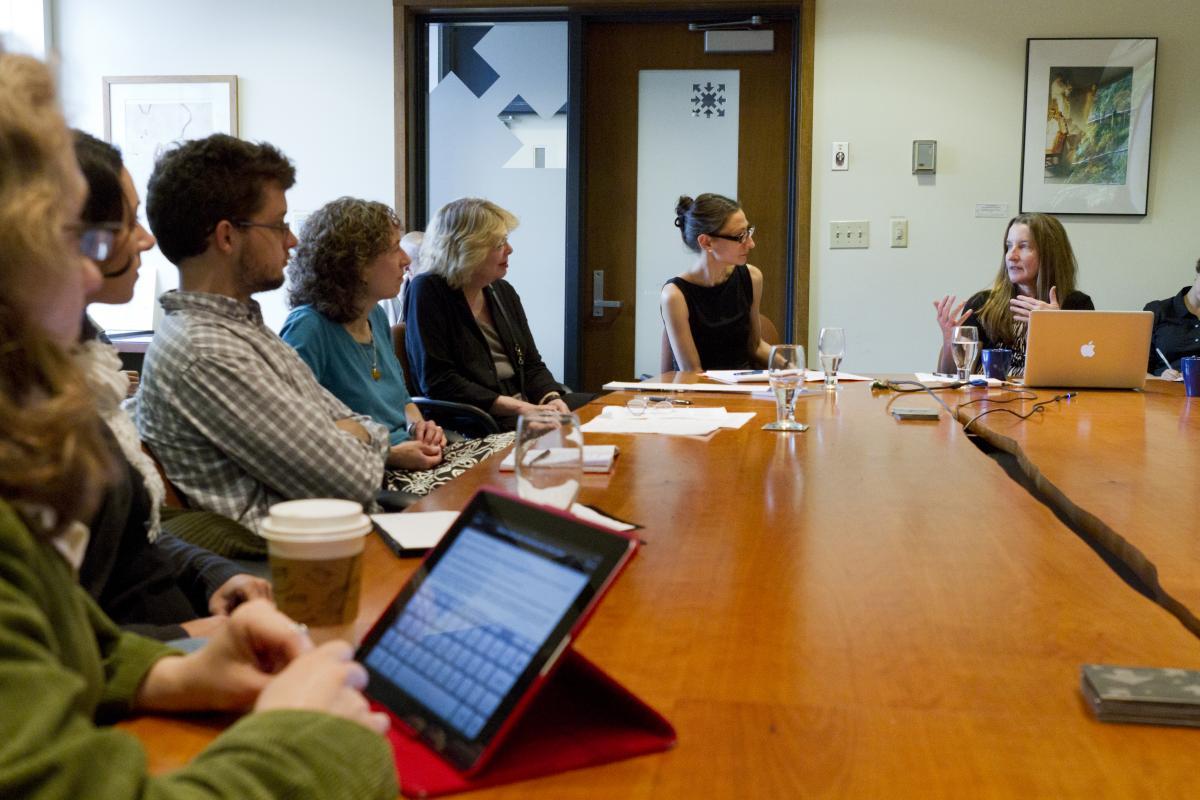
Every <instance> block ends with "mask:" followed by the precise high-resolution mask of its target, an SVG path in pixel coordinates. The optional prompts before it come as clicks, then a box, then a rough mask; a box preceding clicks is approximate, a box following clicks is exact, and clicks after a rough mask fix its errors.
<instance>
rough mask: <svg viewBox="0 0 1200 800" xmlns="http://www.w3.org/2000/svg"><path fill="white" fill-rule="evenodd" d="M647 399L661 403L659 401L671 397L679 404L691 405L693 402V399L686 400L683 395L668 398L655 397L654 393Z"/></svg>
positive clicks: (672, 400)
mask: <svg viewBox="0 0 1200 800" xmlns="http://www.w3.org/2000/svg"><path fill="white" fill-rule="evenodd" d="M646 399H647V400H649V401H651V402H652V403H659V402H662V401H663V400H667V399H670V401H671V402H672V403H674V404H675V405H677V406H690V405H691V404H692V401H691V400H684V399H683V398H682V397H671V398H666V397H655V396H654V395H650V396H649V397H647V398H646Z"/></svg>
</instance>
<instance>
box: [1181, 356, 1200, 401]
mask: <svg viewBox="0 0 1200 800" xmlns="http://www.w3.org/2000/svg"><path fill="white" fill-rule="evenodd" d="M1179 371H1180V372H1182V373H1183V390H1184V391H1185V392H1187V396H1188V397H1200V356H1185V357H1184V358H1183V359H1182V360H1181V361H1180V364H1179Z"/></svg>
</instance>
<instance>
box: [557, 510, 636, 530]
mask: <svg viewBox="0 0 1200 800" xmlns="http://www.w3.org/2000/svg"><path fill="white" fill-rule="evenodd" d="M571 513H572V514H574V515H575V516H577V517H579V518H580V519H581V520H583V521H584V522H590V523H592V524H593V525H599V526H600V527H601V528H610V529H612V530H614V531H631V530H633V529H634V528H636V527H637V526H636V525H630V524H629V523H628V522H621V520H619V519H613V518H612V517H610V516H608V515H607V514H601V513H600V512H599V511H597V510H596V509H594V508H589V507H588V506H585V505H583V504H582V503H575V504H573V505H572V506H571Z"/></svg>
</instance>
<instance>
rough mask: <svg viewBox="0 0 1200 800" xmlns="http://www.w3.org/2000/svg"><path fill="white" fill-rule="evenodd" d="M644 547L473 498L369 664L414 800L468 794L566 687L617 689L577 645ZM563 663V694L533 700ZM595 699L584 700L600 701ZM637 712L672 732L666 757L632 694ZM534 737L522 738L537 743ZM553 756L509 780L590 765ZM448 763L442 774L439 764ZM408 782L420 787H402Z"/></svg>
mask: <svg viewBox="0 0 1200 800" xmlns="http://www.w3.org/2000/svg"><path fill="white" fill-rule="evenodd" d="M636 547H637V541H636V540H635V539H632V538H629V537H627V536H624V535H622V534H618V533H614V532H611V531H605V530H601V529H599V528H597V527H595V526H592V525H589V524H586V523H584V522H582V521H580V520H578V519H576V518H574V517H570V516H568V515H565V514H561V513H556V512H554V511H552V510H549V509H546V508H543V507H540V506H534V505H532V504H529V503H525V502H523V501H521V500H518V499H517V498H515V497H510V496H507V495H502V494H499V493H496V492H491V491H486V490H485V491H480V492H479V493H478V494H476V495H475V497H474V498H472V500H471V502H470V503H469V504H468V506H467V508H466V509H464V511H463V512H462V514H461V515H460V516H459V518H458V519H457V520H456V521H455V523H454V524H453V525H452V526H451V528H450V530H449V531H447V532H446V535H445V536H444V537H443V538H442V540H441V542H439V543H438V546H437V547H436V548H434V550H433V551H431V552H430V554H429V556H428V557H427V558H426V559H425V561H424V562H423V563H422V565H421V566H420V567H419V568H418V569H417V571H416V572H415V573H414V574H413V576H412V577H411V578H410V579H409V581H408V583H407V584H406V585H405V586H404V588H403V589H402V590H401V591H400V594H399V595H398V596H397V597H396V599H395V600H394V601H393V602H392V604H391V605H390V606H389V608H388V610H387V611H385V612H384V614H383V616H382V617H381V618H380V620H379V621H378V622H377V623H376V625H375V627H374V628H373V629H372V630H371V632H370V633H369V634H368V635H367V637H366V639H365V640H364V642H363V644H362V646H361V647H360V648H359V651H358V655H357V659H358V660H359V661H360V662H362V664H363V665H364V666H365V667H366V669H367V673H368V676H369V683H368V686H367V695H368V696H369V697H370V698H371V699H372V700H374V701H376V702H377V703H378V704H380V705H382V706H383V707H385V708H386V709H387V710H388V711H390V712H391V713H392V715H393V719H394V720H395V721H396V722H397V723H398V725H397V727H399V728H401V731H400V732H398V733H396V734H395V735H394V736H393V746H394V747H396V753H397V766H398V768H399V772H400V775H401V780H402V788H405V789H406V790H407V791H406V792H405V793H406V794H408V793H410V791H411V792H412V793H414V794H432V793H441V792H443V791H461V790H462V789H465V788H469V787H470V783H471V777H472V776H476V775H478V774H479V773H480V771H481V770H482V769H483V768H484V767H485V766H486V765H487V764H488V762H489V760H490V759H491V757H492V756H493V755H494V753H495V752H496V750H497V749H498V748H499V747H500V746H501V744H502V742H503V741H504V740H505V738H506V737H507V736H508V734H509V733H510V732H511V730H512V729H513V728H514V726H516V723H517V722H518V721H519V720H520V718H521V716H522V714H523V713H524V712H525V711H526V710H527V708H528V707H529V706H530V705H531V703H532V704H533V707H534V709H535V710H539V713H540V714H543V715H545V714H546V713H548V712H547V709H545V708H544V706H545V705H546V702H547V701H549V700H550V698H551V696H552V695H553V696H554V697H555V699H554V700H553V701H552V702H553V706H554V707H555V708H562V707H563V705H564V704H563V702H562V701H560V700H559V699H558V698H557V695H558V694H561V693H562V692H563V691H564V689H563V686H558V684H561V683H563V682H564V681H566V682H567V683H568V684H569V683H570V681H571V680H578V679H579V676H580V675H581V674H583V675H586V676H587V677H586V679H585V682H586V683H588V685H589V686H592V685H595V684H597V683H604V682H607V683H610V684H613V683H614V682H612V681H611V679H608V678H607V677H605V678H603V679H601V678H598V677H597V676H598V675H602V673H599V672H598V670H596V669H595V668H594V667H590V666H587V667H584V666H583V662H582V660H581V659H582V657H580V656H578V654H576V653H574V652H573V651H572V650H571V648H570V644H571V642H572V641H574V639H575V638H576V637H577V636H578V634H579V631H580V630H581V629H582V628H583V626H584V624H585V623H586V622H587V619H588V617H589V616H590V615H591V613H592V612H593V611H594V610H595V608H596V606H597V605H598V603H599V602H600V599H601V598H602V597H603V596H604V594H605V592H606V591H607V590H608V588H609V586H610V585H611V584H612V582H613V580H614V579H615V578H616V576H617V575H618V574H619V573H620V572H621V570H622V569H623V568H624V566H625V564H626V563H628V561H629V559H630V558H631V557H632V556H633V554H634V552H635V550H636ZM560 657H561V658H560ZM559 661H562V662H563V664H569V665H571V666H570V668H569V670H568V671H569V672H570V674H571V675H572V678H571V679H567V678H565V677H563V678H561V679H559V680H558V681H557V683H556V686H558V689H557V690H556V692H548V693H547V695H546V699H545V700H543V701H541V702H539V703H534V702H533V701H534V700H535V697H536V696H537V695H538V694H539V692H540V691H541V690H542V689H543V685H544V684H546V683H547V682H548V681H549V680H550V679H551V677H553V676H554V675H555V669H556V667H558V665H559ZM581 668H582V669H583V672H582V673H581V672H580V669H581ZM564 669H566V667H564ZM595 691H596V689H595V688H592V689H588V690H586V691H584V692H583V695H584V697H583V698H580V699H578V700H577V701H576V702H585V703H586V702H589V701H590V700H591V698H592V697H593V695H594V694H595ZM614 691H615V692H616V693H617V694H621V693H622V692H623V690H619V689H618V688H616V686H615V684H614V686H613V687H612V688H610V689H609V690H608V691H607V694H609V695H611V694H612V693H613V692H614ZM625 694H627V693H625ZM626 702H627V704H632V705H633V706H637V707H639V708H643V712H640V713H642V714H643V715H644V712H649V717H652V718H656V719H657V720H658V722H656V724H659V723H661V724H660V725H659V726H660V727H661V728H662V731H661V732H655V733H654V735H653V739H654V741H655V742H656V743H657V744H658V745H659V749H661V747H666V746H669V745H670V743H671V742H673V740H674V737H673V731H671V729H670V727H669V725H667V724H666V723H665V721H663V720H661V718H658V717H657V715H654V714H653V712H652V711H650V710H649V709H648V708H644V707H642V706H641V704H640V701H637V700H636V698H633V697H632V695H628V696H627V697H626ZM594 713H595V710H594V709H593V710H590V711H583V712H582V713H581V715H580V718H579V719H577V720H574V724H575V725H576V726H578V727H586V726H588V725H589V724H590V721H591V719H592V715H593V714H594ZM635 716H636V715H635ZM649 717H648V718H649ZM558 724H559V725H561V724H562V723H561V722H560V723H558ZM531 727H532V726H531V725H529V724H526V725H525V726H523V731H522V733H521V735H520V736H518V737H515V738H517V739H521V740H527V739H528V738H529V737H530V735H531V731H530V730H528V729H529V728H531ZM634 727H640V728H641V729H643V730H645V727H646V726H645V725H644V724H639V725H635V726H634ZM613 730H619V729H613ZM609 735H610V736H611V735H612V731H611V730H610V733H609ZM615 739H616V740H617V742H618V743H621V746H622V747H624V748H626V749H625V750H618V751H615V753H614V756H613V757H624V756H625V755H628V754H630V753H629V752H628V750H627V748H628V743H627V742H622V739H623V737H622V736H621V735H617V736H616V737H615ZM418 746H419V749H415V750H414V748H416V747H418ZM510 750H511V748H510ZM639 751H640V752H645V748H640V749H639ZM622 753H623V754H624V755H622ZM402 754H406V755H405V757H404V758H403V759H402V757H401V756H402ZM589 757H590V758H591V759H592V763H595V755H594V754H593V755H591V756H589ZM554 758H555V755H554V754H553V753H552V752H551V753H548V754H546V755H545V759H546V763H545V764H539V763H536V762H537V761H538V758H535V757H534V756H532V755H527V756H525V757H524V759H525V760H526V761H528V762H530V763H525V764H515V763H512V761H513V759H508V760H506V761H505V762H504V763H501V764H498V765H497V768H498V771H499V774H500V775H506V776H508V779H509V780H511V779H513V778H515V777H517V776H519V775H522V774H536V773H537V772H539V771H541V770H543V769H547V768H558V769H561V768H569V767H571V766H581V765H582V764H563V763H561V760H560V761H559V762H555V761H554ZM610 760H611V759H610ZM402 761H406V762H407V763H401V762H402ZM436 761H440V762H442V764H443V766H438V765H437V764H436V763H430V762H436ZM484 777H485V779H487V778H486V776H484ZM497 777H499V775H497ZM409 781H418V782H419V784H418V785H412V784H411V783H410V784H409V785H408V786H403V784H405V783H408V782H409ZM488 782H490V779H488Z"/></svg>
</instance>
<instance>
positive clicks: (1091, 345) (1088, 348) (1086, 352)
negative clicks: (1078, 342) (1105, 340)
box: [1079, 341, 1096, 358]
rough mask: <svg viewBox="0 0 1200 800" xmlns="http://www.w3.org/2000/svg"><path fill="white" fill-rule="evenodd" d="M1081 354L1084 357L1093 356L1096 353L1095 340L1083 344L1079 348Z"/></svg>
mask: <svg viewBox="0 0 1200 800" xmlns="http://www.w3.org/2000/svg"><path fill="white" fill-rule="evenodd" d="M1079 355H1081V356H1083V357H1084V358H1091V357H1092V356H1094V355H1096V343H1095V341H1091V342H1088V343H1087V344H1085V345H1083V346H1081V347H1080V348H1079Z"/></svg>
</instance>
